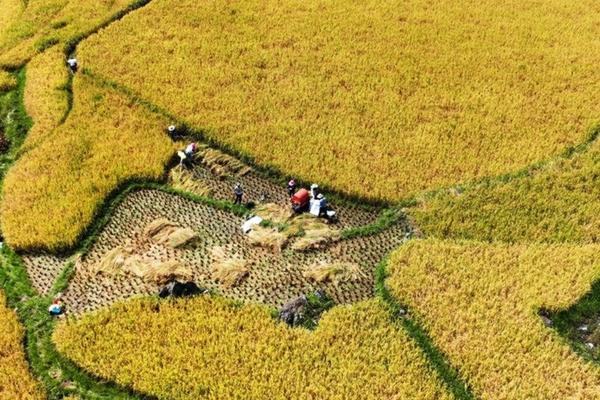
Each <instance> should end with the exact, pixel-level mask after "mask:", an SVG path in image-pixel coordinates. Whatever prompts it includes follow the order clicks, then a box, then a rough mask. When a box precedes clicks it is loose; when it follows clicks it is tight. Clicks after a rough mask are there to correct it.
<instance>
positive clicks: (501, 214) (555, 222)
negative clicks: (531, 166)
mask: <svg viewBox="0 0 600 400" xmlns="http://www.w3.org/2000/svg"><path fill="white" fill-rule="evenodd" d="M598 171H600V142H596V143H594V144H593V145H592V146H591V148H590V149H589V150H588V151H587V152H585V153H583V154H576V155H574V156H573V157H572V158H571V159H559V160H556V161H555V162H553V163H551V164H550V165H548V166H546V167H544V168H542V169H540V170H535V171H532V172H531V173H530V174H528V175H526V176H523V177H520V178H516V179H512V180H510V181H508V182H504V181H491V182H488V183H484V184H480V185H476V186H474V187H467V188H466V190H465V191H464V192H463V193H458V192H457V191H444V192H440V193H438V194H436V195H434V196H433V197H431V198H426V199H424V200H423V202H422V203H421V205H420V206H419V207H417V208H415V209H412V210H411V214H412V215H413V216H414V217H415V219H416V221H417V224H418V225H419V227H420V228H421V229H422V230H423V232H424V233H425V234H426V235H428V236H435V237H439V238H442V237H444V238H446V237H453V238H465V239H478V240H485V241H494V240H499V241H506V242H576V243H595V242H598V241H599V240H600V175H599V174H598Z"/></svg>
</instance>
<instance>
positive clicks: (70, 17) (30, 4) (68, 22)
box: [0, 0, 134, 68]
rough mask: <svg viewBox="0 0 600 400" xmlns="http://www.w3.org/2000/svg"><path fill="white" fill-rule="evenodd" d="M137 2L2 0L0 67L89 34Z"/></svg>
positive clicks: (106, 0) (121, 0) (132, 0)
mask: <svg viewBox="0 0 600 400" xmlns="http://www.w3.org/2000/svg"><path fill="white" fill-rule="evenodd" d="M133 3H134V0H110V1H109V0H102V1H90V0H27V1H22V0H1V1H0V10H2V12H1V13H0V66H5V67H13V68H14V67H19V66H21V65H23V64H25V63H26V62H27V61H29V60H30V59H31V58H32V57H33V56H34V55H36V54H39V53H41V52H43V51H45V50H46V49H47V48H50V47H52V46H55V45H59V44H60V45H64V44H66V43H67V42H68V41H70V40H72V39H74V38H77V37H79V36H80V35H83V34H86V33H87V32H88V31H90V30H92V29H93V28H95V27H96V26H98V25H100V24H102V23H103V22H106V21H109V20H110V19H111V17H112V16H113V15H115V14H116V13H118V12H119V11H121V10H123V9H124V8H126V7H127V6H129V5H130V4H133ZM59 47H61V48H62V47H63V46H59Z"/></svg>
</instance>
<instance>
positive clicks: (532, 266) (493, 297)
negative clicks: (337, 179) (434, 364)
mask: <svg viewBox="0 0 600 400" xmlns="http://www.w3.org/2000/svg"><path fill="white" fill-rule="evenodd" d="M389 272H390V277H389V278H388V280H387V282H386V284H387V285H388V287H389V288H390V290H391V292H392V294H393V295H394V296H395V297H397V298H398V299H402V301H403V302H405V304H407V306H408V307H409V308H410V310H411V313H412V314H413V315H415V317H416V318H418V319H419V321H421V322H422V323H423V325H424V327H425V328H426V330H427V332H428V333H429V335H430V336H431V338H432V340H433V342H434V344H435V345H436V346H437V347H438V348H439V349H440V350H441V351H442V352H443V353H444V354H445V355H446V356H447V358H448V361H449V362H450V364H452V365H454V366H456V368H457V369H459V370H460V371H461V375H463V376H464V378H465V379H466V381H467V383H469V384H470V385H471V386H472V388H473V392H474V394H475V396H476V397H477V398H481V399H496V400H512V399H579V400H587V399H598V398H600V370H599V369H598V368H597V367H595V366H594V365H592V364H591V363H588V362H586V361H585V360H583V359H582V358H581V357H580V356H579V355H577V354H576V353H575V352H574V351H573V350H572V348H571V347H570V346H569V344H568V343H567V342H566V341H565V340H564V339H563V338H561V337H560V336H559V335H558V334H557V332H556V331H554V330H553V329H551V328H549V327H547V326H546V325H545V324H544V323H543V322H542V320H541V319H540V316H539V315H538V312H539V310H540V309H541V308H545V309H551V310H561V309H565V308H568V307H569V306H571V305H572V304H574V303H575V302H577V301H578V299H580V298H581V297H582V296H583V295H584V294H585V293H587V292H588V291H589V290H590V288H591V285H592V283H593V282H595V281H597V279H598V277H599V276H600V246H598V245H536V244H533V245H532V244H527V245H510V244H502V243H497V244H487V243H481V242H455V241H440V240H432V239H428V240H411V241H409V242H408V243H406V244H404V245H402V246H400V248H399V249H398V250H397V251H396V252H395V253H394V254H393V255H392V257H391V258H390V261H389Z"/></svg>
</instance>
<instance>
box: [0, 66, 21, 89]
mask: <svg viewBox="0 0 600 400" xmlns="http://www.w3.org/2000/svg"><path fill="white" fill-rule="evenodd" d="M15 86H17V79H16V78H15V77H14V76H12V75H11V74H9V73H8V72H6V71H2V70H0V92H7V91H9V90H11V89H13V88H14V87H15Z"/></svg>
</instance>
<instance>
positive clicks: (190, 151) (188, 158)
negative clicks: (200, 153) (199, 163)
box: [179, 143, 198, 168]
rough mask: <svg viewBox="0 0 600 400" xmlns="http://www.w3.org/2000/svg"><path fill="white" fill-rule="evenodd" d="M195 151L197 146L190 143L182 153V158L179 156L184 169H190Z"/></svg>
mask: <svg viewBox="0 0 600 400" xmlns="http://www.w3.org/2000/svg"><path fill="white" fill-rule="evenodd" d="M197 149H198V146H197V145H196V143H190V144H188V145H187V147H186V148H185V150H184V151H183V156H181V155H180V156H179V157H181V162H182V163H184V164H185V165H186V167H188V168H191V167H192V164H193V163H194V154H196V150H197Z"/></svg>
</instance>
